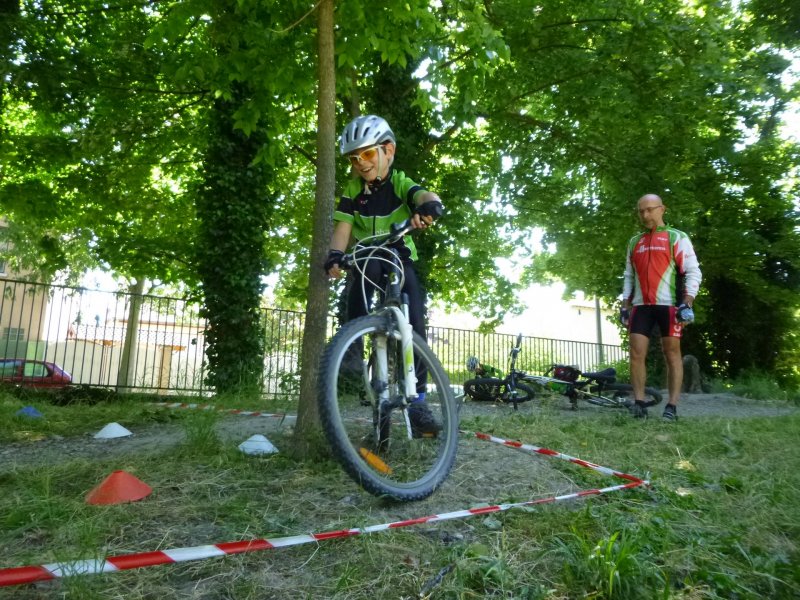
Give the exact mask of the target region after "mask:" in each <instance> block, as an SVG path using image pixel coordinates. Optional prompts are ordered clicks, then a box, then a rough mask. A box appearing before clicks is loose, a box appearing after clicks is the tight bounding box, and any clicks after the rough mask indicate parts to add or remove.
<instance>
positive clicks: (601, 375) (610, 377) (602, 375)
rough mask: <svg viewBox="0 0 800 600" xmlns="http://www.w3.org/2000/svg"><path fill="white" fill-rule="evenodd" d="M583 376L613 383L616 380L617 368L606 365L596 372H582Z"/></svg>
mask: <svg viewBox="0 0 800 600" xmlns="http://www.w3.org/2000/svg"><path fill="white" fill-rule="evenodd" d="M583 376H584V377H586V378H588V379H594V380H595V381H603V382H605V383H614V382H615V381H616V380H617V370H616V369H615V368H614V367H608V368H607V369H603V370H602V371H598V372H597V373H583Z"/></svg>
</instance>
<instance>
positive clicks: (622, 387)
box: [586, 383, 661, 408]
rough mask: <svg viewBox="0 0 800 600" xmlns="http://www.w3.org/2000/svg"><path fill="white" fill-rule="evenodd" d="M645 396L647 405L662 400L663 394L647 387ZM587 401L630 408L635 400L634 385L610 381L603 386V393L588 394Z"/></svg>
mask: <svg viewBox="0 0 800 600" xmlns="http://www.w3.org/2000/svg"><path fill="white" fill-rule="evenodd" d="M644 396H645V397H644V398H643V400H644V401H645V403H646V404H647V406H655V405H656V404H659V403H660V402H661V394H660V393H659V392H658V390H656V389H654V388H650V387H648V388H645V389H644ZM586 401H587V402H588V403H589V404H594V405H596V406H604V407H607V408H629V407H630V406H632V405H633V402H634V394H633V386H632V385H631V384H629V383H609V384H606V385H604V386H603V392H602V394H597V393H591V394H587V395H586Z"/></svg>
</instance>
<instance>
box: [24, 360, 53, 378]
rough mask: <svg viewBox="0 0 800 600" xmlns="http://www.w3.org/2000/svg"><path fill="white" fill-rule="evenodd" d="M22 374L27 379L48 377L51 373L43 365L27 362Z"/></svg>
mask: <svg viewBox="0 0 800 600" xmlns="http://www.w3.org/2000/svg"><path fill="white" fill-rule="evenodd" d="M22 374H23V376H25V377H47V376H48V375H49V374H50V372H49V371H48V370H47V367H45V366H44V365H43V364H41V363H32V362H26V363H25V365H24V369H23V373H22Z"/></svg>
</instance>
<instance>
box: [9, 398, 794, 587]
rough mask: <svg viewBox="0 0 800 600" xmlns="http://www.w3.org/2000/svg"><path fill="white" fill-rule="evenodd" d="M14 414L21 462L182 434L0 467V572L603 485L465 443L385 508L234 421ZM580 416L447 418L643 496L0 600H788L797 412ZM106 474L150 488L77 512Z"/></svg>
mask: <svg viewBox="0 0 800 600" xmlns="http://www.w3.org/2000/svg"><path fill="white" fill-rule="evenodd" d="M23 402H24V403H26V404H27V403H29V402H28V401H23V400H21V399H19V398H12V397H2V396H0V453H2V452H3V451H4V448H8V447H9V444H11V443H14V444H15V446H13V448H15V449H18V450H19V451H20V452H22V450H23V449H24V448H25V447H27V446H28V445H33V446H36V445H37V444H58V443H60V442H62V441H63V442H64V443H68V442H74V441H75V437H76V436H77V437H79V438H82V439H84V440H86V443H90V440H91V437H90V436H87V435H85V434H88V433H92V432H94V431H97V430H98V429H100V427H102V426H103V425H104V424H105V423H107V422H109V421H117V422H120V423H121V424H123V425H124V426H125V427H127V428H128V429H131V430H134V431H143V430H146V429H147V428H148V427H154V426H155V427H165V426H168V425H170V424H174V427H175V428H176V429H177V430H178V431H180V432H181V433H182V436H181V437H180V439H179V440H178V441H176V442H175V444H173V445H169V446H165V447H163V448H148V449H146V451H145V449H141V451H137V452H133V453H127V454H113V453H99V454H96V455H94V456H77V457H72V458H71V457H70V456H69V455H65V456H62V457H60V458H59V460H47V461H44V462H39V463H37V464H34V463H24V464H22V463H20V465H18V466H16V467H13V468H9V467H7V466H4V465H6V464H7V463H5V462H3V461H2V460H0V489H1V490H2V494H0V548H1V549H2V554H3V559H2V562H0V568H7V567H12V566H22V565H28V564H41V563H46V562H53V561H59V560H64V561H72V560H75V559H81V558H92V557H96V558H102V557H103V556H107V555H110V554H125V553H132V552H146V551H150V550H155V549H164V548H176V547H184V546H197V545H203V544H209V543H214V542H222V541H231V540H239V539H248V538H275V537H285V536H291V535H297V534H303V533H310V532H323V531H331V530H338V529H341V528H345V527H359V526H365V525H373V524H378V523H384V522H389V521H395V520H400V519H405V518H411V517H418V516H423V515H427V514H434V513H441V512H446V511H450V510H458V509H461V508H466V507H468V506H473V505H477V504H479V503H480V502H503V501H515V500H526V499H528V498H529V497H531V498H532V497H536V496H547V495H551V494H552V493H564V492H565V491H566V490H577V489H583V488H590V487H599V486H603V485H608V484H610V483H612V482H617V481H615V480H612V479H609V478H607V477H605V476H601V475H599V474H597V473H595V472H593V471H590V470H587V469H582V468H580V467H577V466H576V465H572V464H569V463H566V462H564V461H557V460H552V459H547V458H544V457H538V456H536V457H528V456H526V455H524V454H522V453H519V452H515V451H513V450H511V449H507V448H501V447H498V446H496V445H492V444H487V443H485V442H479V441H477V440H472V439H464V440H463V441H462V442H461V444H460V448H459V451H460V455H459V456H460V458H459V460H458V464H457V468H456V470H455V471H454V473H453V475H452V476H451V478H450V479H449V480H448V483H447V484H446V485H445V486H444V487H443V488H442V489H441V490H440V491H439V492H437V493H436V494H435V495H434V496H433V497H431V498H430V499H428V500H426V501H424V502H422V503H416V504H406V505H397V504H387V503H384V502H381V501H380V500H378V499H376V498H373V497H371V496H369V495H367V494H366V493H364V492H362V491H361V490H360V489H359V488H358V487H357V486H356V485H355V484H354V483H353V482H352V481H350V480H349V479H347V478H346V476H344V474H343V473H342V471H341V469H339V467H338V466H337V465H336V464H334V463H333V462H331V461H322V462H316V463H298V462H293V461H292V460H290V459H288V458H287V457H286V456H285V455H284V454H282V453H279V454H277V455H272V456H270V457H268V458H255V457H248V456H245V455H243V454H242V453H240V452H238V450H237V449H236V444H235V443H232V442H231V441H230V440H229V439H226V438H225V437H224V436H222V435H220V434H219V425H220V424H222V422H223V421H225V422H231V420H233V423H234V425H235V424H236V423H241V420H242V419H246V418H247V417H228V416H225V415H223V414H221V413H219V412H212V411H190V410H184V411H170V410H167V409H159V408H154V407H152V406H149V405H147V404H146V403H143V402H142V401H141V399H138V400H130V401H128V400H116V401H114V402H105V401H103V402H97V403H94V404H90V405H81V404H73V405H70V406H52V405H48V404H46V403H44V402H42V403H40V404H37V408H38V409H39V410H40V411H41V412H42V413H43V414H45V418H44V419H41V420H40V419H20V418H18V417H15V416H14V414H15V412H16V411H17V410H18V409H19V408H20V407H22V406H23V405H24V404H23ZM231 406H234V405H233V404H231ZM263 408H266V409H269V408H270V407H262V409H263ZM584 412H585V414H581V415H579V416H577V417H574V418H565V416H564V415H563V414H560V413H559V411H558V410H557V409H552V410H549V411H545V412H544V413H541V412H539V413H532V412H530V411H526V409H525V407H522V408H521V409H520V411H519V412H517V413H514V412H513V411H511V410H510V409H509V410H496V411H494V412H492V413H491V414H488V415H486V416H482V417H475V418H472V417H470V418H468V419H467V420H466V422H464V423H463V425H464V427H465V428H466V429H471V430H475V429H481V430H483V431H487V432H489V433H494V434H496V435H499V436H501V437H504V438H508V439H520V440H523V441H525V442H528V443H532V444H536V445H538V446H544V447H548V448H552V449H555V450H559V451H562V452H565V453H567V454H570V455H573V456H578V457H581V458H585V459H587V460H591V461H593V462H595V463H598V464H601V465H606V466H610V467H613V468H617V469H620V470H623V471H628V472H631V473H633V474H636V475H638V476H648V477H649V478H650V479H651V481H652V482H653V486H652V488H651V489H649V490H641V491H640V490H634V491H629V492H622V493H618V494H611V495H607V496H600V497H594V498H590V499H586V500H582V501H577V502H573V503H558V504H551V505H542V506H539V507H536V508H535V509H528V510H513V511H507V512H501V513H491V514H487V515H482V516H476V517H472V518H470V519H463V520H453V521H445V522H441V523H438V524H429V525H420V526H414V527H409V528H402V529H397V530H393V531H391V532H383V533H376V534H371V535H364V536H358V537H355V538H348V539H340V540H330V541H326V542H321V543H319V544H306V545H299V546H292V547H287V548H282V549H274V550H269V551H264V552H255V553H249V554H243V555H238V556H231V557H226V558H220V559H209V560H203V561H197V562H192V563H183V564H176V565H167V566H160V567H150V568H145V569H139V570H134V571H127V572H122V573H117V574H113V575H92V576H74V577H67V578H64V579H60V580H57V581H54V582H42V583H39V584H35V585H25V586H17V587H12V588H0V600H5V599H7V598H8V599H11V598H13V599H15V600H26V599H34V598H36V599H41V598H75V599H81V600H84V599H89V600H91V599H95V598H96V599H101V598H103V599H105V598H126V599H145V598H204V599H216V598H220V599H222V598H234V599H237V600H238V599H251V598H252V599H256V598H258V599H263V598H286V597H292V598H342V599H351V598H352V599H357V598H418V597H420V594H422V597H431V598H459V599H472V598H475V599H478V598H520V599H523V598H524V599H550V600H556V599H565V598H596V599H600V598H609V599H610V598H623V599H634V600H635V599H638V598H642V599H652V598H686V599H706V598H708V599H714V598H738V599H744V598H753V599H755V598H778V599H782V598H787V599H788V598H796V597H798V596H800V572H799V571H798V565H800V550H799V549H798V544H799V543H800V508H799V507H800V503H799V502H798V501H797V495H798V491H800V456H798V455H799V454H800V452H798V449H797V431H798V430H799V429H800V416H798V415H797V414H795V415H792V416H788V417H781V418H740V419H728V418H719V417H704V418H700V417H698V418H685V419H682V420H681V421H680V422H679V423H678V424H677V425H670V424H664V423H661V422H660V421H658V420H649V421H645V422H639V421H634V420H632V419H629V418H627V417H625V416H624V415H620V414H615V413H613V411H606V412H602V411H596V410H586V411H584ZM591 415H594V416H591ZM236 419H239V421H236ZM287 433H288V432H287V431H286V430H285V429H280V430H274V431H271V433H270V435H269V438H270V440H272V441H273V443H275V444H276V445H277V446H278V447H279V448H280V447H281V446H282V444H283V443H284V442H285V441H286V440H285V439H283V437H282V436H285V435H287ZM57 436H63V437H64V440H60V439H59V438H58V437H57ZM37 439H44V440H45V441H33V440H37ZM0 458H2V454H0ZM116 469H124V470H126V471H128V472H130V473H131V474H133V475H135V476H137V477H139V478H140V479H142V480H144V481H146V482H147V483H148V484H149V485H150V486H152V487H153V490H154V492H153V494H152V495H151V496H149V497H148V498H146V499H145V500H143V501H141V502H136V503H131V504H121V505H113V506H105V507H98V506H90V505H87V504H85V503H84V501H83V498H84V496H85V494H86V492H87V491H88V490H90V489H91V488H92V487H94V486H95V485H96V484H97V483H99V482H100V481H101V480H102V479H103V478H104V477H105V476H107V475H108V474H109V473H110V472H111V471H113V470H116ZM526 494H528V495H526Z"/></svg>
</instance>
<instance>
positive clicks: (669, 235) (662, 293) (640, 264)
mask: <svg viewBox="0 0 800 600" xmlns="http://www.w3.org/2000/svg"><path fill="white" fill-rule="evenodd" d="M679 274H680V275H683V276H684V294H687V295H689V296H692V297H693V298H694V297H695V296H697V291H698V290H699V289H700V282H701V280H702V274H701V273H700V265H699V263H698V262H697V256H696V255H695V253H694V248H693V247H692V242H691V240H690V239H689V236H687V235H686V234H685V233H683V232H682V231H678V230H677V229H672V228H671V227H655V228H654V229H652V230H651V231H645V232H644V233H640V234H638V235H635V236H633V237H632V238H631V240H630V241H629V242H628V253H627V255H626V259H625V277H624V283H623V288H622V297H623V298H624V299H629V300H631V303H632V304H633V305H634V306H640V305H642V304H657V305H666V306H675V305H676V304H678V303H680V302H682V301H683V298H677V297H676V294H677V290H676V287H675V282H676V279H677V275H679Z"/></svg>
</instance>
